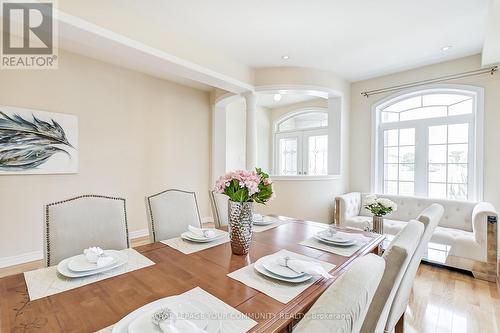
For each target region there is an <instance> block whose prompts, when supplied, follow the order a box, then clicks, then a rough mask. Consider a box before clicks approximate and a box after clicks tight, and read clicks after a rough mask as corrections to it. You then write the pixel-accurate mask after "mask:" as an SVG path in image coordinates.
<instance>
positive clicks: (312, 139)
mask: <svg viewBox="0 0 500 333" xmlns="http://www.w3.org/2000/svg"><path fill="white" fill-rule="evenodd" d="M274 136H275V137H274V142H275V149H274V155H275V156H274V161H275V162H274V165H275V169H276V170H275V173H277V174H278V175H282V176H296V175H310V176H318V175H327V174H328V112H327V111H326V110H323V109H319V108H318V109H308V110H301V111H296V112H292V113H288V114H286V115H285V116H284V117H281V118H280V119H279V120H278V121H277V122H276V124H275V128H274Z"/></svg>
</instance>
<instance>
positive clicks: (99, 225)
mask: <svg viewBox="0 0 500 333" xmlns="http://www.w3.org/2000/svg"><path fill="white" fill-rule="evenodd" d="M92 246H99V247H100V248H102V249H106V250H122V249H125V248H128V247H129V235H128V226H127V211H126V205H125V199H123V198H115V197H108V196H104V195H95V194H86V195H80V196H77V197H74V198H71V199H66V200H62V201H58V202H54V203H50V204H48V205H46V206H45V227H44V263H45V264H46V265H47V266H51V265H56V264H58V263H59V262H60V261H61V260H62V259H65V258H68V257H71V256H74V255H77V254H80V253H82V252H83V250H84V249H86V248H88V247H92Z"/></svg>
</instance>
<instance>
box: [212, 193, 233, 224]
mask: <svg viewBox="0 0 500 333" xmlns="http://www.w3.org/2000/svg"><path fill="white" fill-rule="evenodd" d="M210 199H211V203H212V211H213V215H214V221H215V226H216V227H217V228H220V227H223V226H226V225H228V224H229V214H228V210H229V197H228V196H227V195H225V194H223V193H217V192H215V191H210Z"/></svg>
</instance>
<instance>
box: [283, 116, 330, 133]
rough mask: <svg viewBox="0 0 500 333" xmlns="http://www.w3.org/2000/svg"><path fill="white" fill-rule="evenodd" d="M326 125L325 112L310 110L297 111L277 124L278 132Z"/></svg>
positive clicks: (326, 117)
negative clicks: (297, 112)
mask: <svg viewBox="0 0 500 333" xmlns="http://www.w3.org/2000/svg"><path fill="white" fill-rule="evenodd" d="M326 126H328V114H327V113H326V112H319V111H311V112H305V113H299V114H297V115H295V116H292V117H289V118H288V119H285V120H283V121H282V122H280V123H279V124H278V132H285V131H295V130H302V129H308V128H318V127H326Z"/></svg>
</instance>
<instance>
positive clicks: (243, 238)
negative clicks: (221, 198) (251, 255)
mask: <svg viewBox="0 0 500 333" xmlns="http://www.w3.org/2000/svg"><path fill="white" fill-rule="evenodd" d="M252 220H253V202H235V201H231V200H229V239H230V241H231V250H232V251H233V254H237V255H245V254H247V253H248V251H249V250H250V244H251V243H252V222H253V221H252Z"/></svg>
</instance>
